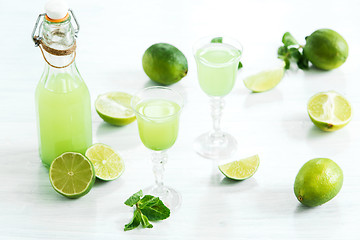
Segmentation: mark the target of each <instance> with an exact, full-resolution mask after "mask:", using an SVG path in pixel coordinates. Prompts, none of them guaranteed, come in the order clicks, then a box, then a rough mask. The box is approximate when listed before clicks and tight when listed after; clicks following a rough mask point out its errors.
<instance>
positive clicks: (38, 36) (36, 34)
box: [31, 8, 80, 47]
mask: <svg viewBox="0 0 360 240" xmlns="http://www.w3.org/2000/svg"><path fill="white" fill-rule="evenodd" d="M69 12H70V14H71V16H72V18H71V19H74V22H75V25H74V26H75V27H74V32H75V37H77V36H78V33H79V31H80V24H79V22H78V21H77V19H76V17H75V14H74V12H73V11H72V10H71V9H70V8H69ZM45 15H46V13H41V14H39V16H38V18H37V19H36V23H35V26H34V29H33V31H32V34H31V39H32V40H33V41H34V43H35V47H38V46H39V45H40V42H41V40H42V36H41V25H42V24H43V21H41V23H40V24H39V22H40V20H41V19H42V18H43V17H44V16H45ZM36 30H37V31H36Z"/></svg>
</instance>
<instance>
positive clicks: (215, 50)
mask: <svg viewBox="0 0 360 240" xmlns="http://www.w3.org/2000/svg"><path fill="white" fill-rule="evenodd" d="M242 51H243V48H242V45H241V44H240V43H239V42H238V41H236V40H235V39H232V38H229V37H205V38H202V39H200V40H198V41H197V42H196V43H195V44H194V46H193V54H194V56H195V60H196V65H197V72H198V80H199V84H200V87H201V89H202V90H203V91H204V92H205V93H206V94H207V95H208V96H209V97H210V106H211V117H212V121H213V129H212V131H210V132H207V133H204V134H202V135H200V136H199V137H198V138H197V139H196V140H195V142H194V149H195V151H196V152H197V153H198V154H200V155H201V156H203V157H206V158H210V159H220V158H229V157H230V156H231V155H232V154H233V153H234V152H235V151H236V148H237V141H236V139H235V138H234V137H233V136H231V135H230V134H228V133H225V132H223V131H221V129H220V120H221V115H222V110H223V108H224V103H225V102H224V96H226V95H227V94H229V93H230V92H231V90H232V89H233V87H234V84H235V80H236V75H237V72H238V65H239V62H240V58H241V55H242Z"/></svg>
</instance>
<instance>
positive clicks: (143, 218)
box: [124, 190, 170, 231]
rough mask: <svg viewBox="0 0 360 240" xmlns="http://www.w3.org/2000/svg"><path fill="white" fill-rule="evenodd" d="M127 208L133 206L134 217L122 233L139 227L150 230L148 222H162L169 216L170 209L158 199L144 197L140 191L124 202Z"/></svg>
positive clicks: (148, 196) (149, 196) (150, 226)
mask: <svg viewBox="0 0 360 240" xmlns="http://www.w3.org/2000/svg"><path fill="white" fill-rule="evenodd" d="M124 204H125V205H127V206H129V207H133V206H135V210H134V216H133V218H132V220H131V222H130V223H128V224H126V225H125V228H124V231H129V230H132V229H134V228H137V227H138V226H140V224H141V225H142V226H143V227H144V228H152V227H153V225H152V224H151V223H150V222H149V221H159V220H164V219H166V218H168V217H169V216H170V209H169V208H167V207H166V206H165V205H164V203H163V202H162V201H161V200H160V198H158V197H154V196H151V195H145V196H144V197H143V192H142V190H140V191H138V192H137V193H135V194H133V195H132V196H131V197H129V198H128V199H127V200H126V201H125V202H124Z"/></svg>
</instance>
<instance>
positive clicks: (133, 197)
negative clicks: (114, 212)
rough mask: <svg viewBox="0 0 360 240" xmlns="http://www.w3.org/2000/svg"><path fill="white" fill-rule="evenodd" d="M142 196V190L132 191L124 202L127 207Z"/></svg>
mask: <svg viewBox="0 0 360 240" xmlns="http://www.w3.org/2000/svg"><path fill="white" fill-rule="evenodd" d="M142 196H143V192H142V190H140V191H138V192H137V193H134V194H133V195H132V196H131V197H129V198H128V199H127V200H126V201H125V202H124V204H125V205H128V206H129V207H132V206H134V205H135V204H136V203H137V202H138V201H140V198H141V197H142Z"/></svg>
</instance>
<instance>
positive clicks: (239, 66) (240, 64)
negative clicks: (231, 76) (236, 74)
mask: <svg viewBox="0 0 360 240" xmlns="http://www.w3.org/2000/svg"><path fill="white" fill-rule="evenodd" d="M242 67H243V64H242V63H241V62H240V61H239V65H238V69H240V68H242Z"/></svg>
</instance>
